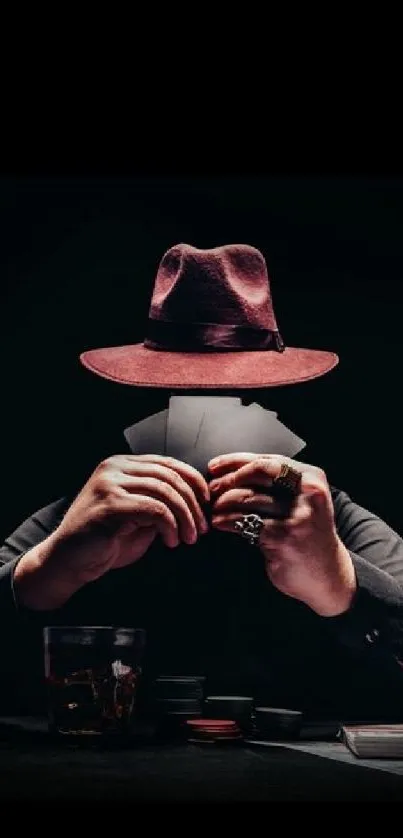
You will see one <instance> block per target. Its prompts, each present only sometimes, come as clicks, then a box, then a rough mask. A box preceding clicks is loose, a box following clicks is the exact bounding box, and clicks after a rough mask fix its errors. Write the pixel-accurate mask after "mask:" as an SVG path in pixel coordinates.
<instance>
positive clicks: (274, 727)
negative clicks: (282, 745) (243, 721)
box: [250, 707, 303, 743]
mask: <svg viewBox="0 0 403 838" xmlns="http://www.w3.org/2000/svg"><path fill="white" fill-rule="evenodd" d="M302 718H303V714H302V712H301V711H300V710H287V709H284V708H281V707H256V708H255V712H254V724H253V732H252V735H251V737H250V739H251V740H254V741H256V742H257V743H258V742H259V741H263V742H270V741H275V740H277V741H278V740H291V739H298V737H299V735H300V731H301V726H302Z"/></svg>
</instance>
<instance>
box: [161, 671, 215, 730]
mask: <svg viewBox="0 0 403 838" xmlns="http://www.w3.org/2000/svg"><path fill="white" fill-rule="evenodd" d="M204 680H205V679H204V677H202V676H196V675H195V676H190V675H183V676H180V675H172V676H169V675H163V676H160V677H159V678H157V679H156V681H155V682H154V702H153V703H154V712H155V716H156V720H157V725H158V730H159V732H160V733H161V734H163V735H164V734H168V735H171V734H173V735H175V734H179V733H180V731H181V730H183V725H184V723H185V722H186V721H187V720H188V719H198V718H200V716H201V715H202V707H203V684H204Z"/></svg>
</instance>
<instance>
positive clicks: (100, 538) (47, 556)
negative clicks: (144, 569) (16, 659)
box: [14, 454, 209, 610]
mask: <svg viewBox="0 0 403 838" xmlns="http://www.w3.org/2000/svg"><path fill="white" fill-rule="evenodd" d="M208 500H209V489H208V486H207V483H206V481H205V479H204V477H203V476H202V475H201V474H200V473H199V472H198V471H196V469H194V468H193V467H192V466H189V465H187V463H183V462H180V461H179V460H175V459H173V458H172V457H163V456H158V455H153V454H146V455H140V456H136V455H130V454H123V455H116V456H114V457H110V458H108V459H107V460H105V461H103V462H102V463H101V464H100V465H99V466H97V468H96V469H95V471H94V472H93V474H92V475H91V477H90V478H89V480H88V481H87V483H86V484H85V486H84V488H83V489H82V490H81V492H80V494H79V495H78V496H77V497H76V499H75V500H74V501H73V503H72V505H71V506H70V508H69V509H68V510H67V512H66V514H65V516H64V518H63V520H62V522H61V523H60V525H59V526H58V528H57V529H56V530H55V531H54V532H53V533H52V534H51V535H50V536H49V537H48V538H47V539H46V540H45V541H44V542H41V544H38V545H37V546H36V547H34V548H33V549H32V550H30V551H29V552H28V553H26V554H25V555H24V556H23V557H22V558H21V559H20V561H19V563H18V564H17V566H16V569H15V572H14V587H15V591H16V595H17V598H18V600H19V601H20V602H21V604H23V605H25V606H27V607H30V608H34V609H37V610H48V609H51V608H58V607H60V605H62V604H63V603H64V602H66V601H67V600H68V599H69V598H70V596H72V594H73V593H75V592H76V591H77V590H78V589H79V588H81V587H83V586H84V585H86V584H87V583H89V582H93V581H94V580H95V579H98V578H99V577H100V576H103V575H104V573H106V572H107V571H109V570H114V569H117V568H121V567H125V566H126V565H128V564H132V563H133V562H136V561H138V559H140V558H142V556H144V554H145V553H146V552H147V550H148V548H149V547H150V545H151V544H152V542H153V541H154V539H155V538H156V536H157V535H160V536H161V539H162V541H163V543H164V544H165V545H166V546H167V547H170V548H173V547H177V546H178V544H180V543H181V542H182V543H185V544H189V545H190V544H194V543H195V542H196V541H197V539H198V536H199V535H200V534H201V533H203V532H207V529H208V525H207V522H206V519H205V517H204V514H203V511H202V506H203V504H205V503H207V501H208Z"/></svg>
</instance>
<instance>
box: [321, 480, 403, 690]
mask: <svg viewBox="0 0 403 838" xmlns="http://www.w3.org/2000/svg"><path fill="white" fill-rule="evenodd" d="M332 496H333V504H334V510H335V518H336V526H337V531H338V534H339V536H340V538H341V540H342V541H343V543H344V544H345V546H346V547H347V549H348V551H349V553H350V556H351V558H352V561H353V564H354V568H355V573H356V578H357V594H356V597H355V601H354V602H353V604H352V606H351V608H350V610H349V611H347V612H346V613H344V614H341V615H339V616H337V617H330V618H323V621H324V623H325V624H326V625H327V626H328V628H329V629H330V630H331V631H332V633H333V634H334V636H336V637H337V638H338V639H339V640H340V642H341V643H342V644H343V645H346V646H349V647H350V648H351V649H352V650H356V651H357V652H362V653H364V654H365V655H366V656H367V655H368V656H372V657H373V658H374V659H375V658H376V659H377V660H378V659H379V660H382V661H383V663H384V664H385V665H386V664H388V665H389V666H390V667H392V668H393V667H395V668H396V667H397V668H398V669H399V670H400V671H401V674H402V677H403V539H402V538H401V537H400V536H399V535H398V534H397V533H396V532H395V531H394V530H393V529H392V528H391V527H389V526H388V525H387V524H386V523H385V522H384V521H382V520H381V519H380V518H378V517H377V516H376V515H374V514H373V513H372V512H369V511H368V510H367V509H364V508H363V507H361V506H359V505H358V504H356V503H354V502H353V501H352V500H351V499H350V498H349V497H348V495H347V494H346V493H345V492H341V491H338V490H336V489H333V490H332Z"/></svg>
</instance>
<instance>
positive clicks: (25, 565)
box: [13, 530, 82, 611]
mask: <svg viewBox="0 0 403 838" xmlns="http://www.w3.org/2000/svg"><path fill="white" fill-rule="evenodd" d="M61 549H62V544H61V539H60V536H59V532H58V530H55V531H54V532H53V533H51V535H50V536H48V538H46V539H44V540H43V541H41V542H40V543H39V544H37V545H35V547H33V548H32V549H31V550H29V551H28V552H27V553H25V554H24V555H23V556H22V557H21V559H20V561H19V562H18V564H17V565H16V567H15V570H14V578H13V586H14V593H15V597H16V600H17V604H18V605H21V606H23V607H25V608H30V609H32V610H35V611H51V610H53V609H57V608H60V607H61V606H62V605H64V604H65V602H67V601H68V600H69V599H70V597H71V596H73V594H75V593H76V591H77V590H78V589H79V588H80V587H82V585H81V584H80V583H79V582H77V579H74V580H73V578H71V577H70V576H69V575H68V573H66V570H65V569H64V568H63V563H62V562H61V561H59V558H58V557H59V553H60V552H61Z"/></svg>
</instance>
